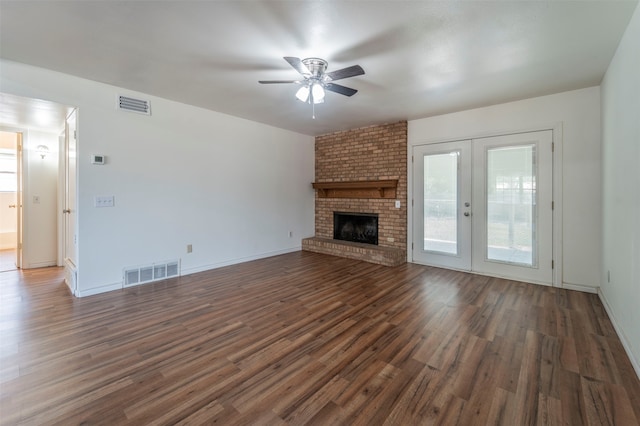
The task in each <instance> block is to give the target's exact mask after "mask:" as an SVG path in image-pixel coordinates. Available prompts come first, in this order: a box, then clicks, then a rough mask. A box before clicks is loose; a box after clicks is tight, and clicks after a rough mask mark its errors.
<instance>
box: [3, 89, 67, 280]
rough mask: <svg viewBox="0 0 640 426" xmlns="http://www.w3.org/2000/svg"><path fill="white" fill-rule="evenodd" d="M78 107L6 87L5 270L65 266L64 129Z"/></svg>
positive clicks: (4, 133)
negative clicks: (22, 94)
mask: <svg viewBox="0 0 640 426" xmlns="http://www.w3.org/2000/svg"><path fill="white" fill-rule="evenodd" d="M72 111H74V108H72V107H69V106H66V105H62V104H58V103H55V102H51V101H46V100H40V99H32V98H24V97H20V96H15V95H11V94H7V93H0V135H2V140H3V141H0V163H1V164H0V171H1V172H3V173H0V263H1V264H0V271H3V270H7V269H9V270H11V269H16V268H20V269H32V268H42V267H48V266H62V262H61V261H60V254H61V248H60V245H61V244H62V243H61V241H62V238H61V236H60V235H59V234H60V232H61V229H62V219H63V213H62V209H63V208H64V205H65V204H64V203H63V200H62V198H63V194H64V192H65V191H63V190H62V189H61V188H62V187H63V186H62V182H60V181H61V173H60V172H59V171H60V169H61V167H63V164H61V163H63V161H62V159H63V152H62V151H63V149H64V143H63V142H64V138H62V139H61V138H60V135H61V133H62V134H64V132H65V130H66V126H67V123H66V119H67V117H69V115H70V114H71V113H72Z"/></svg>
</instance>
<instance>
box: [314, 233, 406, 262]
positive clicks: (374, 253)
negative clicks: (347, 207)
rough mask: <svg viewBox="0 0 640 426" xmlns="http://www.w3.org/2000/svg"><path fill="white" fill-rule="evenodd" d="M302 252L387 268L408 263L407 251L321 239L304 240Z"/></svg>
mask: <svg viewBox="0 0 640 426" xmlns="http://www.w3.org/2000/svg"><path fill="white" fill-rule="evenodd" d="M302 250H305V251H312V252H315V253H323V254H331V255H333V256H340V257H346V258H349V259H356V260H363V261H365V262H370V263H377V264H378V265H385V266H398V265H402V264H403V263H405V262H406V261H407V254H406V252H405V250H400V249H397V248H392V247H381V246H374V245H371V244H362V243H352V242H350V241H340V240H333V239H328V238H319V237H311V238H305V239H304V240H302Z"/></svg>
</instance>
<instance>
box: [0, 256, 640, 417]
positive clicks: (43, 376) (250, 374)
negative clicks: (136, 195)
mask: <svg viewBox="0 0 640 426" xmlns="http://www.w3.org/2000/svg"><path fill="white" fill-rule="evenodd" d="M63 275H64V271H63V270H62V269H61V268H45V269H39V270H29V271H11V272H3V273H2V274H0V302H1V303H2V309H1V310H0V425H33V424H47V425H49V424H51V425H58V424H59V425H74V424H77V425H80V424H92V425H102V424H104V425H114V424H117V425H139V424H157V425H167V424H180V425H198V424H224V425H248V424H251V425H254V424H269V425H270V424H273V425H304V424H318V425H326V424H332V425H383V424H386V425H394V426H395V425H421V424H435V425H482V424H492V425H538V424H539V425H556V424H562V425H605V424H612V425H624V426H627V425H638V424H639V419H640V403H639V401H640V381H639V380H638V377H637V376H636V375H635V371H634V370H633V367H632V364H631V362H630V361H629V359H628V358H627V356H626V354H625V352H624V347H623V345H622V344H621V342H620V340H619V339H618V337H617V336H616V335H615V330H614V328H613V326H612V324H611V321H610V320H609V318H608V317H607V315H606V311H605V310H604V307H603V306H602V304H601V303H600V301H599V299H598V297H597V296H596V295H593V294H586V293H578V292H575V291H569V290H563V289H557V288H551V287H544V286H536V285H531V284H524V283H520V282H515V281H510V280H506V279H500V278H491V277H486V276H479V275H472V274H467V273H463V272H456V271H449V270H444V269H438V268H434V267H428V266H420V265H414V264H405V265H401V266H398V267H393V268H389V267H383V266H380V265H371V264H368V263H363V262H357V261H353V260H349V259H343V258H337V257H332V256H327V255H322V254H316V253H310V252H296V253H289V254H286V255H282V256H275V257H271V258H266V259H261V260H257V261H253V262H248V263H244V264H239V265H233V266H228V267H224V268H219V269H216V270H212V271H206V272H202V273H197V274H193V275H189V276H184V277H179V278H172V279H170V280H166V281H159V282H156V283H151V284H146V285H142V286H138V287H132V288H127V289H125V290H119V291H113V292H109V293H105V294H100V295H96V296H90V297H86V298H82V299H77V298H74V297H72V296H71V295H70V294H69V292H68V289H67V287H66V285H65V284H64V283H63Z"/></svg>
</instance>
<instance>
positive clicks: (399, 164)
mask: <svg viewBox="0 0 640 426" xmlns="http://www.w3.org/2000/svg"><path fill="white" fill-rule="evenodd" d="M384 179H398V188H397V194H396V198H395V199H394V200H389V199H350V198H318V195H317V193H316V221H315V223H316V236H317V237H323V238H333V212H334V211H341V212H362V213H378V215H379V216H378V234H379V235H378V245H380V246H382V247H394V248H398V249H402V250H403V251H405V252H406V248H407V122H406V121H401V122H398V123H391V124H385V125H380V126H370V127H363V128H360V129H353V130H347V131H344V132H336V133H330V134H328V135H322V136H318V137H316V182H340V181H353V180H384ZM395 200H400V202H401V207H400V208H399V209H396V208H395Z"/></svg>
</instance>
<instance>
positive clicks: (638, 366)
mask: <svg viewBox="0 0 640 426" xmlns="http://www.w3.org/2000/svg"><path fill="white" fill-rule="evenodd" d="M598 296H599V297H600V301H601V302H602V305H603V306H604V310H605V311H607V315H609V319H610V320H611V323H612V324H613V328H614V329H615V330H616V333H617V334H618V337H619V338H620V341H621V342H622V347H623V348H624V350H625V352H626V353H627V356H628V357H629V361H631V365H632V366H633V369H634V370H635V372H636V376H638V379H640V360H637V359H635V358H634V357H633V352H632V351H631V345H630V344H629V339H627V335H626V334H624V331H623V330H622V327H620V325H619V324H618V320H617V319H616V316H615V315H614V314H613V309H611V305H609V302H608V301H607V298H606V297H605V295H604V293H603V292H602V290H600V289H599V288H598Z"/></svg>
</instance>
